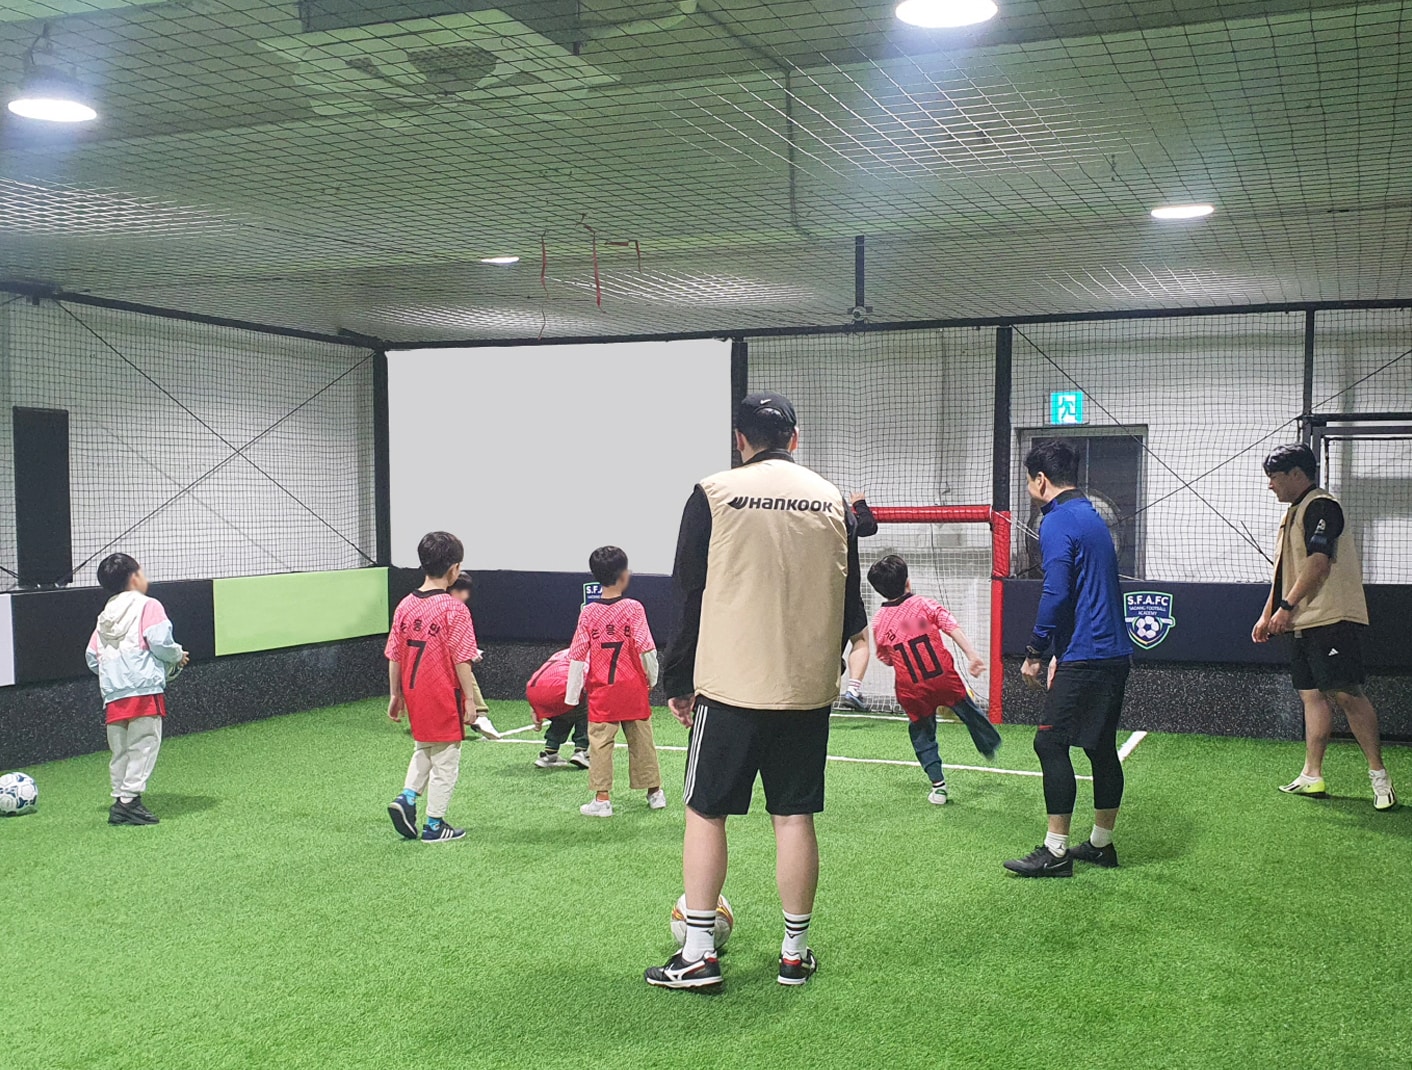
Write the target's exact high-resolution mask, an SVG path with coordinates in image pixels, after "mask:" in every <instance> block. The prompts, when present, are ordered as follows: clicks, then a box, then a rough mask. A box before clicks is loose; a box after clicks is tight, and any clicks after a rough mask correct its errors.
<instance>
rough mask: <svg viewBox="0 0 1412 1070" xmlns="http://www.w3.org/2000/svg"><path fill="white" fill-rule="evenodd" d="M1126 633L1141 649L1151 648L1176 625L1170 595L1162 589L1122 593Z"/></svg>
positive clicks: (1164, 637)
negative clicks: (1126, 625)
mask: <svg viewBox="0 0 1412 1070" xmlns="http://www.w3.org/2000/svg"><path fill="white" fill-rule="evenodd" d="M1123 609H1124V611H1125V612H1124V613H1123V617H1124V619H1125V620H1126V621H1127V622H1128V635H1129V636H1131V637H1132V641H1133V642H1134V643H1136V644H1137V645H1138V646H1140V647H1142V649H1143V650H1151V649H1152V648H1153V647H1155V646H1156V645H1157V644H1158V643H1160V642H1162V640H1163V639H1166V638H1167V633H1169V632H1170V631H1171V630H1172V629H1173V628H1175V627H1176V626H1177V619H1176V617H1174V616H1173V615H1172V596H1171V595H1169V594H1167V593H1166V592H1164V591H1131V592H1129V593H1128V594H1125V595H1123Z"/></svg>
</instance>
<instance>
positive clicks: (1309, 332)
mask: <svg viewBox="0 0 1412 1070" xmlns="http://www.w3.org/2000/svg"><path fill="white" fill-rule="evenodd" d="M1313 411H1314V310H1313V309H1312V308H1310V309H1305V312H1304V412H1303V415H1304V416H1306V417H1307V416H1309V415H1310V414H1311V413H1312V412H1313ZM1300 424H1301V425H1302V426H1301V428H1300V437H1301V438H1302V439H1303V440H1304V444H1305V445H1306V446H1307V445H1309V441H1310V436H1311V435H1312V434H1313V433H1314V427H1313V425H1312V424H1311V423H1310V422H1309V421H1308V420H1307V419H1305V420H1301V421H1300Z"/></svg>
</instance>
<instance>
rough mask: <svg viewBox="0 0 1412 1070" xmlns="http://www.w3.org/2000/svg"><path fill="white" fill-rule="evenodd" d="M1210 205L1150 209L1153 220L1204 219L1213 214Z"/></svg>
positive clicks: (1181, 205) (1176, 205)
mask: <svg viewBox="0 0 1412 1070" xmlns="http://www.w3.org/2000/svg"><path fill="white" fill-rule="evenodd" d="M1215 210H1216V209H1215V206H1213V205H1210V204H1163V205H1159V206H1158V207H1156V208H1154V209H1152V218H1153V219H1166V220H1171V219H1204V218H1205V217H1206V216H1208V215H1210V214H1211V213H1212V212H1214V211H1215Z"/></svg>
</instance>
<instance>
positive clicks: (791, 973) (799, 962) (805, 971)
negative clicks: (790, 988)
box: [780, 948, 819, 985]
mask: <svg viewBox="0 0 1412 1070" xmlns="http://www.w3.org/2000/svg"><path fill="white" fill-rule="evenodd" d="M818 968H819V960H818V959H816V958H815V957H814V950H813V948H806V949H805V951H804V957H803V958H801V959H792V958H788V957H786V956H784V955H781V956H780V984H782V985H802V984H803V983H804V982H805V981H807V980H809V978H811V977H813V976H814V972H815V971H816V970H817V969H818Z"/></svg>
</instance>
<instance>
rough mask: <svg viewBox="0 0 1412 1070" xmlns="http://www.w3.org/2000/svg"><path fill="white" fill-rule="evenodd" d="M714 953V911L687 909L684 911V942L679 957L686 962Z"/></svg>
mask: <svg viewBox="0 0 1412 1070" xmlns="http://www.w3.org/2000/svg"><path fill="white" fill-rule="evenodd" d="M715 953H716V912H715V911H714V910H688V911H687V912H686V944H685V945H684V946H683V947H682V949H681V957H682V958H684V959H686V961H687V962H700V961H701V960H702V959H704V958H706V956H708V955H714V954H715Z"/></svg>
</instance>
